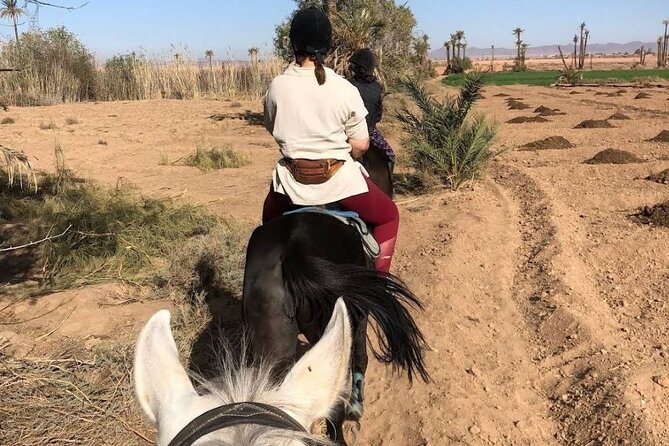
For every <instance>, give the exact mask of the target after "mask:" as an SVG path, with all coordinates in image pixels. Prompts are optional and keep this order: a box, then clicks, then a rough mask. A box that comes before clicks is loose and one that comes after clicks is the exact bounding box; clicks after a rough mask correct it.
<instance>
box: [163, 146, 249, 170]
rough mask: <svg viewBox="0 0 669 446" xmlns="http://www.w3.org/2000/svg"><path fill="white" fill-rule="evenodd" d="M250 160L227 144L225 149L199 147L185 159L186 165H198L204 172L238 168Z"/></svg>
mask: <svg viewBox="0 0 669 446" xmlns="http://www.w3.org/2000/svg"><path fill="white" fill-rule="evenodd" d="M250 162H251V161H249V159H248V158H247V157H246V156H244V155H243V154H242V153H239V152H237V151H236V150H234V149H233V148H232V146H230V145H226V146H225V147H224V148H223V149H221V148H219V147H211V148H209V149H205V148H203V147H198V148H197V151H196V152H195V153H194V154H192V155H190V156H188V157H186V159H184V160H183V164H184V165H186V166H193V167H197V168H198V169H200V170H201V171H203V172H208V171H210V170H220V169H228V168H232V169H236V168H239V167H242V166H246V165H248V164H249V163H250ZM161 163H162V160H161Z"/></svg>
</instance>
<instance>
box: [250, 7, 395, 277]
mask: <svg viewBox="0 0 669 446" xmlns="http://www.w3.org/2000/svg"><path fill="white" fill-rule="evenodd" d="M290 41H291V44H292V48H293V52H294V54H295V61H296V63H294V64H291V65H290V66H289V67H288V69H286V71H285V72H284V73H283V74H281V75H279V76H277V77H276V78H275V79H274V80H273V81H272V83H271V85H270V87H269V89H268V91H267V95H266V97H265V104H264V106H265V127H266V128H267V130H268V131H269V132H270V133H271V134H272V136H273V137H274V139H275V140H276V141H277V143H278V144H279V150H280V152H281V155H282V156H283V158H282V159H281V160H280V161H279V162H278V163H277V166H276V169H275V170H274V173H273V176H272V185H271V187H270V191H269V194H268V195H267V198H266V199H265V204H264V206H263V223H265V222H267V221H269V220H271V219H273V218H276V217H279V216H281V215H282V214H283V213H284V212H286V211H288V210H290V208H291V206H293V205H297V206H317V205H325V204H330V203H338V204H339V205H340V206H341V207H342V208H343V209H345V210H349V211H354V212H357V213H358V214H359V215H360V218H362V219H363V220H364V221H365V222H367V223H368V224H369V225H370V226H371V227H372V233H373V235H374V238H375V239H376V241H377V242H378V243H379V245H380V247H381V254H380V255H379V257H378V258H377V259H376V261H375V267H376V269H377V270H378V271H382V272H389V271H390V264H391V260H392V256H393V251H394V249H395V241H396V239H397V231H398V229H399V213H398V211H397V207H396V206H395V203H393V201H392V200H391V199H390V198H389V197H388V196H386V195H385V194H384V193H383V192H382V191H381V190H380V189H379V188H378V187H377V186H376V185H375V184H374V183H372V182H371V181H370V180H369V178H368V177H367V176H366V172H365V171H364V169H363V168H362V166H361V165H360V164H359V163H358V162H357V161H355V159H357V158H359V157H361V156H362V155H363V154H364V153H365V152H366V151H367V148H368V146H369V133H368V129H367V123H366V121H365V117H366V115H367V110H366V109H365V106H364V104H363V101H362V98H361V97H360V94H359V92H358V90H357V89H356V88H355V87H354V86H353V85H351V84H350V83H349V82H348V81H347V80H346V79H344V78H343V77H341V76H339V75H338V74H337V73H335V72H334V71H333V70H331V69H329V68H326V67H324V66H323V64H324V57H325V55H326V54H327V53H328V51H329V50H330V46H331V44H332V27H331V25H330V21H329V19H328V17H327V15H326V14H325V13H324V12H323V11H322V10H319V9H316V8H309V9H305V10H302V11H300V12H298V13H297V14H296V15H295V17H294V18H293V21H292V23H291V27H290Z"/></svg>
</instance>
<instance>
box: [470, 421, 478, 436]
mask: <svg viewBox="0 0 669 446" xmlns="http://www.w3.org/2000/svg"><path fill="white" fill-rule="evenodd" d="M469 433H470V434H472V435H478V434H480V433H481V428H480V427H478V426H477V425H475V424H474V425H472V427H470V428H469Z"/></svg>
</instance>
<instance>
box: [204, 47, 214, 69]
mask: <svg viewBox="0 0 669 446" xmlns="http://www.w3.org/2000/svg"><path fill="white" fill-rule="evenodd" d="M204 57H206V58H207V59H209V71H213V70H214V66H213V65H212V64H211V58H212V57H214V50H207V51H205V52H204Z"/></svg>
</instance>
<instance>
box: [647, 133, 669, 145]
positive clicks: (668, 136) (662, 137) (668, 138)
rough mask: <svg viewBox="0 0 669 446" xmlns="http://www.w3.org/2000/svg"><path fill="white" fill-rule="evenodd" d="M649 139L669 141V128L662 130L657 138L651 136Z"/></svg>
mask: <svg viewBox="0 0 669 446" xmlns="http://www.w3.org/2000/svg"><path fill="white" fill-rule="evenodd" d="M648 141H653V142H669V130H662V131H661V132H660V133H659V134H658V135H657V136H656V137H655V138H651V139H649V140H648Z"/></svg>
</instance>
